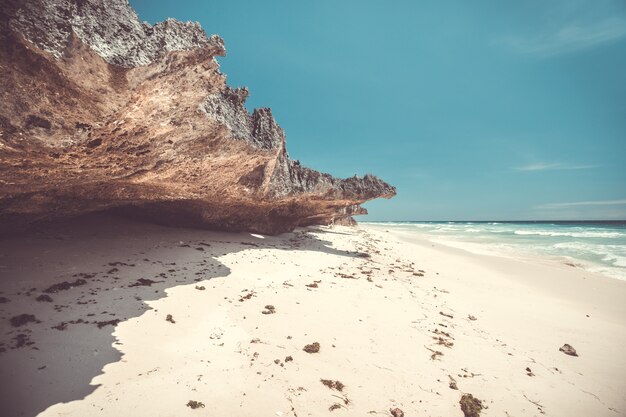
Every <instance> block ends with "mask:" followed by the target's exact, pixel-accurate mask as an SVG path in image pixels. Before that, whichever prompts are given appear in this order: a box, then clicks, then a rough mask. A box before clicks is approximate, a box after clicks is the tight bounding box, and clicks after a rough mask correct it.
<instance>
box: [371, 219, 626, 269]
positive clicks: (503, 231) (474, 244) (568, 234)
mask: <svg viewBox="0 0 626 417" xmlns="http://www.w3.org/2000/svg"><path fill="white" fill-rule="evenodd" d="M366 223H367V224H376V225H384V226H386V227H389V228H394V229H396V230H400V231H403V232H408V233H411V232H413V233H418V234H420V235H421V236H422V237H425V238H427V239H428V240H430V241H432V242H435V243H440V244H442V245H447V246H452V247H457V248H461V249H464V250H467V251H469V252H474V253H479V254H489V255H497V256H515V257H517V256H520V255H522V256H530V257H535V256H541V257H546V258H551V259H554V260H556V261H560V262H563V263H569V264H573V265H576V266H578V267H581V268H584V269H587V270H589V271H592V272H598V273H601V274H604V275H606V276H609V277H612V278H617V279H623V280H626V221H547V222H530V221H525V222H513V221H502V222H366Z"/></svg>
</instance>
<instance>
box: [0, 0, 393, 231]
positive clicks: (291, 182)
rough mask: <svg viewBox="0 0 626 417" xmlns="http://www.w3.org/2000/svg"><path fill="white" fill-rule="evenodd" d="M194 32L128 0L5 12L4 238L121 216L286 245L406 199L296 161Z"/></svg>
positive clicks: (47, 2) (15, 6) (1, 15)
mask: <svg viewBox="0 0 626 417" xmlns="http://www.w3.org/2000/svg"><path fill="white" fill-rule="evenodd" d="M224 54H225V48H224V43H223V41H222V39H221V38H220V37H218V36H216V35H213V36H210V37H208V36H207V35H206V34H205V33H204V31H203V30H202V29H201V27H200V26H199V24H197V23H181V22H178V21H176V20H172V19H168V20H166V21H165V22H161V23H158V24H156V25H149V24H147V23H141V22H140V21H139V19H138V17H137V15H136V13H135V12H134V11H133V10H132V8H131V7H130V6H129V5H128V2H127V0H107V1H104V0H0V67H1V72H0V232H2V231H4V232H6V231H8V230H12V229H16V228H21V227H24V226H26V225H29V224H32V223H33V222H37V221H43V220H48V219H53V218H58V217H70V216H76V215H80V214H84V213H88V212H94V211H103V210H111V211H116V212H119V213H122V214H125V215H134V216H140V217H141V218H148V219H151V220H153V221H157V222H160V223H165V224H175V225H182V226H193V227H206V228H213V229H220V230H232V231H240V230H247V231H257V232H260V233H280V232H283V231H287V230H291V229H293V228H294V227H296V226H303V225H311V224H328V223H331V222H334V221H343V222H346V221H350V219H349V218H350V216H352V215H355V214H363V213H364V212H365V210H364V209H362V208H361V207H360V206H359V205H360V204H361V203H363V202H364V201H367V200H371V199H374V198H379V197H384V198H390V197H392V196H393V195H395V188H394V187H392V186H390V185H388V184H386V183H385V182H383V181H381V180H379V179H378V178H376V177H374V176H370V175H366V176H365V177H363V178H358V177H356V176H355V177H353V178H348V179H337V178H334V177H332V176H330V175H328V174H323V173H319V172H317V171H314V170H311V169H308V168H304V167H302V166H301V165H300V164H299V162H298V161H293V160H291V159H290V158H289V156H288V154H287V150H286V147H285V134H284V132H283V130H282V129H281V127H280V126H279V125H278V124H277V123H276V121H275V120H274V118H273V116H272V112H271V111H270V109H267V108H262V109H256V110H254V112H253V113H252V114H250V113H249V112H248V111H247V110H246V108H245V107H244V103H245V100H246V97H247V96H248V90H247V89H246V88H237V89H233V88H230V87H228V86H227V85H226V80H225V76H224V75H223V74H222V73H221V72H220V71H219V65H218V63H217V61H216V60H215V59H214V57H216V56H223V55H224Z"/></svg>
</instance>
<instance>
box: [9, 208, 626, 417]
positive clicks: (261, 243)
mask: <svg viewBox="0 0 626 417" xmlns="http://www.w3.org/2000/svg"><path fill="white" fill-rule="evenodd" d="M63 283H65V284H63ZM55 284H61V285H56V286H54V285H55ZM53 286H54V287H53ZM42 295H44V296H47V297H42V298H40V300H41V301H37V298H38V297H40V296H42ZM0 297H1V298H0V301H2V302H1V303H0V383H1V385H2V390H0V403H1V404H2V413H1V414H2V416H7V417H12V416H34V415H41V416H81V417H83V416H100V415H102V416H116V417H118V416H128V415H134V416H172V417H174V416H218V415H219V416H224V415H226V416H299V417H302V416H326V415H349V416H352V415H354V416H357V415H359V416H360V415H382V416H391V413H390V409H392V408H396V407H397V408H400V409H402V410H403V411H404V413H405V415H406V416H407V417H409V416H463V412H462V411H461V408H460V406H459V400H460V398H461V397H462V395H464V394H466V393H471V394H472V395H474V396H475V397H476V398H478V399H480V400H482V402H483V405H484V406H485V407H486V408H485V409H484V410H483V411H482V415H483V416H535V415H536V416H540V415H547V416H569V417H571V416H621V415H626V382H625V381H626V378H625V377H624V376H625V375H626V355H625V351H624V349H625V347H626V303H625V302H624V301H626V282H622V281H618V280H615V279H609V278H605V277H602V276H599V275H594V274H591V273H587V272H585V271H583V270H581V269H578V268H572V267H569V266H567V265H561V264H557V263H550V262H545V261H540V262H531V261H529V260H527V259H526V260H513V259H505V258H496V257H489V256H480V255H473V254H469V253H467V252H464V251H462V250H459V249H453V248H447V247H443V246H440V245H434V244H432V243H430V242H428V241H425V240H423V239H420V238H419V237H416V236H414V235H413V236H410V235H403V234H401V233H399V232H391V231H386V229H385V228H384V227H375V226H361V227H360V228H358V229H352V228H341V227H337V228H333V229H328V228H311V229H303V230H299V231H297V232H294V233H291V234H285V235H282V236H278V237H268V236H265V237H264V236H256V235H250V234H224V233H214V232H207V231H200V230H186V229H174V228H166V227H160V226H155V225H147V224H140V223H131V222H128V221H124V220H119V219H113V218H109V217H104V216H95V217H91V218H86V219H82V220H80V221H75V222H72V223H59V224H57V225H53V226H48V227H46V228H45V229H41V230H40V231H39V232H37V233H31V234H29V235H25V236H21V237H7V238H2V239H0ZM48 297H49V299H50V300H51V301H50V300H48ZM20 315H26V316H21V317H20ZM29 315H32V316H34V317H31V316H29ZM470 315H471V316H472V317H471V318H470ZM14 317H18V318H20V319H21V320H20V319H14V320H13V323H12V322H11V319H12V318H14ZM118 320H119V321H118ZM21 322H25V323H21ZM17 324H19V326H16V325H17ZM314 343H319V352H315V353H308V352H306V351H304V350H303V349H304V347H305V346H306V345H310V344H314ZM565 343H568V344H570V345H572V346H573V347H574V348H575V349H576V350H577V352H578V355H579V356H577V357H574V356H568V355H566V354H564V353H563V352H560V351H559V348H560V347H561V346H563V344H565ZM322 380H328V381H327V383H326V384H324V383H323V382H322ZM338 382H339V383H338ZM454 387H455V388H457V389H454ZM190 400H191V401H196V402H198V403H197V404H196V405H197V406H198V408H195V409H194V408H192V407H189V406H188V404H189V405H192V404H193V403H190Z"/></svg>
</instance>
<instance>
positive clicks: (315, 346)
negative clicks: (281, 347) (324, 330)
mask: <svg viewBox="0 0 626 417" xmlns="http://www.w3.org/2000/svg"><path fill="white" fill-rule="evenodd" d="M302 350H304V351H305V352H306V353H317V352H319V351H320V344H319V343H317V342H314V343H311V344H310V345H306V346H305V347H304V348H303V349H302Z"/></svg>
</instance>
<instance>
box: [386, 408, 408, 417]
mask: <svg viewBox="0 0 626 417" xmlns="http://www.w3.org/2000/svg"><path fill="white" fill-rule="evenodd" d="M389 412H390V413H391V415H392V416H393V417H404V411H402V410H400V409H399V408H390V409H389Z"/></svg>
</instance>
